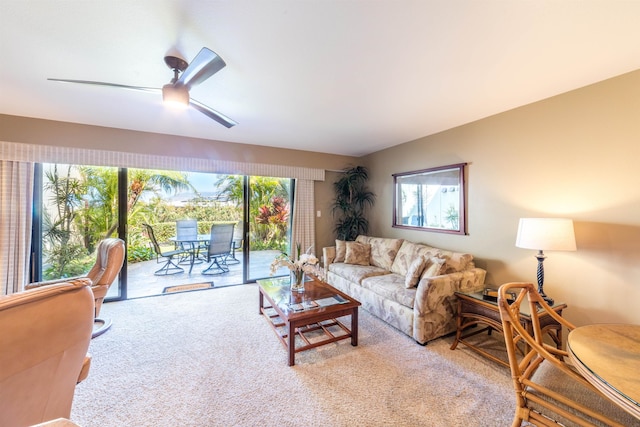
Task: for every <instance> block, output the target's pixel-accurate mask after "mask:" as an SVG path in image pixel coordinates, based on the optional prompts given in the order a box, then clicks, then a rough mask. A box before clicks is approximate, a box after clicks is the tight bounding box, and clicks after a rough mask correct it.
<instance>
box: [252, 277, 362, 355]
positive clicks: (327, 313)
mask: <svg viewBox="0 0 640 427" xmlns="http://www.w3.org/2000/svg"><path fill="white" fill-rule="evenodd" d="M257 282H258V289H259V291H260V292H259V295H260V314H262V315H264V316H265V317H266V318H267V320H269V324H270V325H271V327H272V328H273V330H274V331H275V333H276V335H277V337H278V338H279V339H280V342H281V343H282V345H284V348H285V349H286V350H287V352H288V353H289V366H293V365H294V364H295V354H296V353H298V352H301V351H305V350H310V349H312V348H315V347H319V346H321V345H325V344H329V343H332V342H336V341H340V340H344V339H347V338H351V345H353V346H356V345H358V307H360V303H359V302H358V301H356V300H354V299H353V298H351V297H350V296H348V295H347V294H344V293H342V292H340V291H339V290H337V289H335V288H334V287H332V286H331V285H329V284H328V283H324V282H321V281H320V280H317V279H315V278H314V279H312V280H311V281H307V282H305V285H304V292H293V293H292V292H291V290H290V287H289V278H288V277H285V278H275V279H261V280H258V281H257ZM265 300H266V301H265ZM265 302H266V303H267V304H268V305H266V306H265ZM343 316H351V329H349V328H348V327H347V326H346V325H345V324H344V323H343V322H341V321H340V320H338V318H340V317H343ZM296 338H297V339H296ZM296 342H298V343H299V344H300V345H298V346H296Z"/></svg>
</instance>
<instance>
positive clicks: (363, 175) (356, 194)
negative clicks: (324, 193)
mask: <svg viewBox="0 0 640 427" xmlns="http://www.w3.org/2000/svg"><path fill="white" fill-rule="evenodd" d="M368 179H369V172H368V171H367V168H365V167H364V166H353V167H350V168H348V169H345V170H344V172H343V175H342V177H341V178H340V179H338V180H337V181H336V182H334V183H333V190H334V192H335V200H334V202H333V205H332V208H331V213H332V214H333V217H334V218H336V225H335V228H334V232H335V233H336V238H337V239H339V240H355V239H356V237H358V235H359V234H366V233H367V231H368V230H369V221H368V220H367V217H366V211H367V209H368V208H370V207H372V206H373V204H374V201H375V197H376V196H375V194H374V193H373V192H372V191H369V189H368V188H367V180H368Z"/></svg>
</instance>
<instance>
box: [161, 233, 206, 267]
mask: <svg viewBox="0 0 640 427" xmlns="http://www.w3.org/2000/svg"><path fill="white" fill-rule="evenodd" d="M210 239H211V235H210V234H198V236H197V237H196V238H195V239H194V238H181V239H178V237H177V236H173V237H170V238H169V240H170V241H172V242H174V243H176V244H179V245H181V246H182V247H185V246H188V247H189V249H187V252H189V274H191V270H193V264H195V262H196V255H197V254H198V251H199V249H200V244H201V243H204V244H205V245H206V244H207V243H209V240H210Z"/></svg>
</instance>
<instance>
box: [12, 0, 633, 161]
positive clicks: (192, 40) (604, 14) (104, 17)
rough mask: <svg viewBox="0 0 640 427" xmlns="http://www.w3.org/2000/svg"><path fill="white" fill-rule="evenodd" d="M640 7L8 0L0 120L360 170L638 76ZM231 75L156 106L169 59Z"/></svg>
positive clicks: (510, 2)
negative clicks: (178, 57) (226, 123)
mask: <svg viewBox="0 0 640 427" xmlns="http://www.w3.org/2000/svg"><path fill="white" fill-rule="evenodd" d="M639 20H640V1H620V0H527V1H524V0H441V1H433V0H417V1H407V0H370V1H366V0H281V1H275V0H233V1H232V0H228V1H205V0H184V1H177V0H136V1H131V0H57V1H54V0H0V114H10V115H19V116H27V117H36V118H45V119H52V120H60V121H67V122H75V123H85V124H92V125H100V126H108V127H115V128H123V129H134V130H141V131H149V132H159V133H166V134H172V135H184V136H192V137H198V138H206V139H212V140H220V141H231V142H237V143H247V144H258V145H269V146H275V147H284V148H294V149H302V150H311V151H321V152H327V153H336V154H345V155H354V156H360V155H364V154H367V153H371V152H374V151H377V150H380V149H383V148H386V147H390V146H393V145H397V144H400V143H403V142H406V141H410V140H414V139H417V138H420V137H423V136H426V135H430V134H433V133H436V132H439V131H443V130H446V129H449V128H452V127H455V126H458V125H461V124H464V123H468V122H471V121H473V120H477V119H480V118H483V117H487V116H490V115H493V114H496V113H499V112H502V111H506V110H509V109H512V108H514V107H517V106H520V105H524V104H528V103H531V102H534V101H537V100H540V99H544V98H547V97H549V96H553V95H556V94H559V93H563V92H566V91H569V90H572V89H575V88H579V87H582V86H585V85H588V84H591V83H595V82H598V81H601V80H604V79H607V78H610V77H613V76H616V75H620V74H623V73H626V72H629V71H632V70H636V69H640V25H638V22H639ZM202 46H207V47H208V48H210V49H212V50H213V51H215V52H216V53H218V54H219V55H220V56H221V57H222V58H223V59H224V60H225V61H226V63H227V67H226V68H224V69H222V70H221V71H220V72H218V73H217V74H215V75H214V76H213V77H211V78H210V79H209V80H207V81H205V82H204V83H202V84H201V85H199V86H197V87H194V88H193V89H192V90H191V96H192V97H193V98H195V99H197V100H199V101H200V102H202V103H204V104H206V105H208V106H210V107H211V108H213V109H215V110H218V111H220V112H222V113H223V114H225V115H227V116H229V117H230V118H232V119H234V120H236V121H237V122H238V123H239V124H238V125H237V126H235V127H234V128H231V129H227V128H224V127H223V126H221V125H219V124H218V123H216V122H214V121H213V120H210V119H208V118H207V117H205V116H204V115H202V114H201V113H199V112H197V111H195V110H191V109H189V110H186V111H182V112H176V111H173V110H169V109H166V108H163V106H162V103H161V99H160V98H161V97H160V96H159V95H156V94H150V93H144V92H136V91H128V90H122V89H116V88H103V87H94V86H84V85H73V84H66V83H57V82H51V81H47V78H50V77H51V78H63V79H79V80H97V81H105V82H113V83H119V84H125V85H134V86H150V87H161V86H162V85H163V84H165V83H168V82H169V80H170V79H171V77H172V72H171V71H170V70H169V69H168V68H167V67H166V66H165V64H164V61H163V57H164V56H165V54H166V53H167V51H169V50H170V49H171V48H177V49H178V50H179V51H180V52H182V54H183V55H184V57H185V58H186V59H187V60H190V59H191V58H193V57H194V56H195V55H196V54H197V53H198V51H199V50H200V48H201V47H202Z"/></svg>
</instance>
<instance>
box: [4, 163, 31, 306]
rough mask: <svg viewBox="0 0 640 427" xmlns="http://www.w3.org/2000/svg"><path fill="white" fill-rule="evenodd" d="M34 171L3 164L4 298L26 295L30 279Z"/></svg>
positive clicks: (27, 165) (24, 166) (27, 166)
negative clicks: (13, 295)
mask: <svg viewBox="0 0 640 427" xmlns="http://www.w3.org/2000/svg"><path fill="white" fill-rule="evenodd" d="M33 169H34V165H33V163H30V162H14V161H6V160H0V248H2V251H0V295H8V294H12V293H14V292H19V291H22V290H23V288H24V285H25V284H26V283H27V281H28V278H29V257H30V253H31V216H32V208H33Z"/></svg>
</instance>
